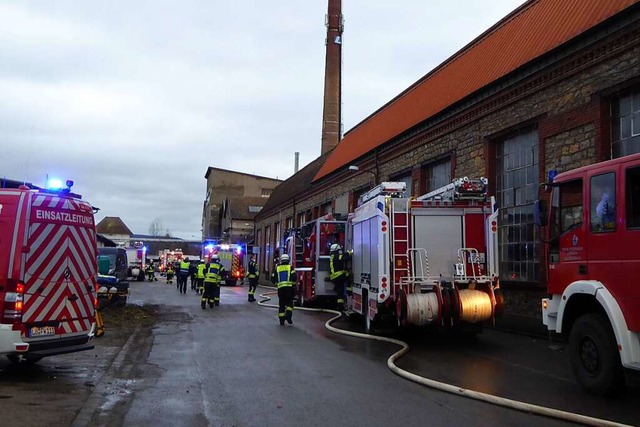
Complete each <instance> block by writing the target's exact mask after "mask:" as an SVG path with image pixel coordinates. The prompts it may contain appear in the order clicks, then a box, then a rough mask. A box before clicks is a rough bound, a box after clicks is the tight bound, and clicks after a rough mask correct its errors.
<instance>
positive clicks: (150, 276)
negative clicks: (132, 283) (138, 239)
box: [147, 264, 158, 282]
mask: <svg viewBox="0 0 640 427" xmlns="http://www.w3.org/2000/svg"><path fill="white" fill-rule="evenodd" d="M147 280H148V281H150V282H153V281H156V282H157V281H158V279H157V278H156V269H155V268H154V267H153V264H149V265H148V266H147Z"/></svg>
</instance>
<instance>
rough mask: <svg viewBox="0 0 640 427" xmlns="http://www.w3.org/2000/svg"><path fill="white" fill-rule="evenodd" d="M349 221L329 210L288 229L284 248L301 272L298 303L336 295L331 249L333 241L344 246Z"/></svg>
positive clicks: (332, 298)
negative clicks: (331, 267) (338, 217)
mask: <svg viewBox="0 0 640 427" xmlns="http://www.w3.org/2000/svg"><path fill="white" fill-rule="evenodd" d="M346 224H347V222H346V221H345V220H339V219H337V218H335V217H334V216H333V214H330V213H329V214H326V215H324V216H323V217H321V218H318V219H316V220H314V221H309V222H307V223H305V224H303V225H302V226H301V227H300V228H295V229H291V230H289V232H288V234H287V237H286V238H285V247H284V250H285V252H286V253H287V255H289V259H290V260H291V265H292V266H293V268H294V269H295V270H296V272H297V274H298V285H297V288H296V304H297V305H299V306H306V305H309V304H311V303H313V302H318V301H320V300H335V299H336V291H335V289H334V285H333V283H332V282H330V281H329V274H330V271H329V269H330V267H329V258H330V255H329V249H330V247H331V245H332V244H334V243H338V244H339V245H340V246H341V247H343V248H344V247H345V236H346V234H345V231H346Z"/></svg>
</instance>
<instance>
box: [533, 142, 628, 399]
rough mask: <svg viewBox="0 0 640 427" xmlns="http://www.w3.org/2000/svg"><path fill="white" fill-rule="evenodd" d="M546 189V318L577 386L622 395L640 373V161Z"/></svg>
mask: <svg viewBox="0 0 640 427" xmlns="http://www.w3.org/2000/svg"><path fill="white" fill-rule="evenodd" d="M550 178H552V180H551V183H550V184H548V185H547V186H546V187H547V189H548V190H549V191H550V192H551V198H550V205H549V209H548V216H545V215H544V213H545V212H547V209H546V205H547V203H545V202H542V201H540V202H538V209H537V210H536V213H537V215H538V223H539V224H540V225H543V226H547V225H548V226H547V227H546V231H547V233H546V234H547V240H546V242H545V243H546V257H547V260H546V265H547V267H548V268H547V277H548V292H549V297H548V298H546V299H543V300H542V317H543V322H544V324H545V325H546V326H547V327H548V329H549V330H550V331H554V332H557V333H559V334H562V336H563V338H564V339H565V340H566V342H567V343H568V347H569V352H568V353H569V358H570V360H571V365H572V368H573V372H574V374H575V376H576V379H577V380H578V382H579V383H580V384H581V385H582V386H583V387H584V388H585V389H586V390H587V391H588V392H590V393H593V394H600V395H612V394H616V393H619V392H620V391H621V390H623V389H624V387H623V385H624V369H623V367H624V368H629V369H634V370H640V286H638V285H637V284H636V283H635V282H636V280H637V278H638V276H640V252H639V251H638V249H639V248H640V154H635V155H630V156H626V157H621V158H618V159H615V160H609V161H605V162H602V163H598V164H594V165H591V166H586V167H582V168H579V169H575V170H572V171H569V172H565V173H561V174H559V175H557V176H555V177H553V175H552V174H551V175H550Z"/></svg>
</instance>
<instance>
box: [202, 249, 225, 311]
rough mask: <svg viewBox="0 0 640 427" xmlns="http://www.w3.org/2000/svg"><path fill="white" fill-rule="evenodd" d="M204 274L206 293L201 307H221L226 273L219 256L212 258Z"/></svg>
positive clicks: (214, 255) (215, 255)
mask: <svg viewBox="0 0 640 427" xmlns="http://www.w3.org/2000/svg"><path fill="white" fill-rule="evenodd" d="M204 272H205V273H204V292H203V294H202V298H201V299H200V305H201V307H202V308H207V303H209V308H213V306H214V305H216V306H218V305H220V282H221V281H222V276H223V275H224V273H225V270H224V267H223V266H222V264H220V257H219V256H218V255H217V254H213V255H212V256H211V260H210V261H209V263H208V264H207V265H206V266H205V269H204Z"/></svg>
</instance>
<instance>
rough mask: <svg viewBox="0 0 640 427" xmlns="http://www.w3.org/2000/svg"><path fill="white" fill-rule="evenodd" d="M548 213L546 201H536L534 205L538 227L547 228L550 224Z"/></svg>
mask: <svg viewBox="0 0 640 427" xmlns="http://www.w3.org/2000/svg"><path fill="white" fill-rule="evenodd" d="M547 215H548V211H547V201H546V200H536V201H535V203H534V210H533V217H534V221H535V223H536V225H538V226H539V227H546V226H547V224H548V217H547Z"/></svg>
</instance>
